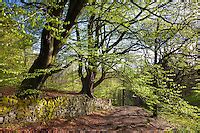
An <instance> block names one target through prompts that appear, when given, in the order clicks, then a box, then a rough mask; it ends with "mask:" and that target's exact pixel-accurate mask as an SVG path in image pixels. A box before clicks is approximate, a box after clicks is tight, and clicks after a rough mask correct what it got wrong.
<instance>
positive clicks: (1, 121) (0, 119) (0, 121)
mask: <svg viewBox="0 0 200 133" xmlns="http://www.w3.org/2000/svg"><path fill="white" fill-rule="evenodd" d="M3 120H4V118H3V116H0V123H1V124H3V122H4V121H3Z"/></svg>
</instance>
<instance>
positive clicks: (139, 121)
mask: <svg viewBox="0 0 200 133" xmlns="http://www.w3.org/2000/svg"><path fill="white" fill-rule="evenodd" d="M10 89H11V88H10ZM8 90H9V89H6V90H5V91H2V89H1V90H0V93H2V94H3V95H8V93H10V94H11V92H12V94H13V93H14V92H15V91H14V90H13V91H12V89H11V90H10V91H8ZM6 91H8V92H6ZM10 94H9V95H10ZM47 94H48V95H50V96H52V95H53V96H55V95H61V94H60V93H59V92H52V91H51V92H48V93H47ZM169 128H172V126H171V125H170V124H169V123H167V122H166V121H165V120H163V119H161V118H152V117H151V115H150V113H148V112H147V111H146V110H145V109H143V108H140V107H136V106H123V107H114V108H113V109H112V110H110V111H99V112H93V113H92V114H90V115H85V116H81V117H77V118H74V119H72V120H70V121H69V120H68V121H67V120H65V119H54V120H51V121H49V122H46V123H33V124H31V125H27V126H24V127H19V128H14V129H0V133H1V131H6V130H7V131H8V130H20V131H30V130H32V131H36V130H37V131H39V132H41V131H42V132H47V131H50V132H66V131H69V132H71V133H73V132H74V133H76V132H82V131H87V132H89V133H90V132H100V131H101V132H107V131H109V132H122V133H129V132H134V131H140V132H142V133H143V132H146V131H152V132H156V131H161V130H165V129H169Z"/></svg>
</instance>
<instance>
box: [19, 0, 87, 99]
mask: <svg viewBox="0 0 200 133" xmlns="http://www.w3.org/2000/svg"><path fill="white" fill-rule="evenodd" d="M21 2H22V3H24V4H25V5H28V6H39V7H40V6H43V7H44V8H45V11H46V12H45V13H47V14H48V15H49V17H50V18H52V19H54V20H57V21H56V22H55V21H50V22H47V23H46V24H45V26H44V28H43V30H42V34H41V44H40V47H41V48H40V53H39V56H38V57H37V59H36V60H35V61H34V63H33V65H32V66H31V68H30V69H29V71H28V73H35V72H36V71H38V70H42V69H47V68H50V67H51V65H52V63H53V62H54V60H55V57H56V55H57V53H58V52H59V50H60V49H61V48H62V46H63V44H64V43H66V42H64V41H63V40H66V38H67V37H68V36H69V34H70V31H71V29H72V27H73V25H74V24H75V21H76V19H77V17H78V15H79V14H80V12H81V9H82V8H83V7H84V6H85V4H86V1H85V0H81V1H79V0H69V1H68V0H64V1H57V2H55V3H52V4H44V3H36V2H32V3H27V2H24V1H21ZM66 5H68V9H67V14H64V15H65V16H64V20H63V23H62V24H61V23H59V20H61V18H62V17H63V11H64V8H65V6H66ZM59 27H62V29H63V31H62V32H59V36H53V35H54V34H55V32H56V29H58V28H59ZM48 76H49V74H45V73H43V74H40V75H39V76H35V77H33V78H26V79H24V80H23V81H22V83H21V87H20V90H19V92H18V95H17V96H18V97H25V96H26V95H28V94H25V93H23V92H24V91H26V90H28V89H40V88H41V86H42V85H43V83H44V82H45V81H46V79H47V78H48ZM24 95H25V96H24Z"/></svg>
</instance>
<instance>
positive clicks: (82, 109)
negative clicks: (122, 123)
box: [0, 95, 112, 127]
mask: <svg viewBox="0 0 200 133" xmlns="http://www.w3.org/2000/svg"><path fill="white" fill-rule="evenodd" d="M1 102H2V107H1V112H2V113H1V114H0V127H4V126H6V125H7V124H11V123H22V122H23V123H32V122H38V121H47V120H50V119H54V118H65V119H70V118H74V117H77V116H81V115H85V114H90V113H91V112H93V111H96V110H109V109H111V108H112V106H111V102H109V101H107V100H102V99H91V98H88V97H87V96H85V95H78V96H71V95H69V96H62V97H55V98H48V99H45V98H43V99H27V100H18V99H15V98H10V97H4V98H2V99H1Z"/></svg>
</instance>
